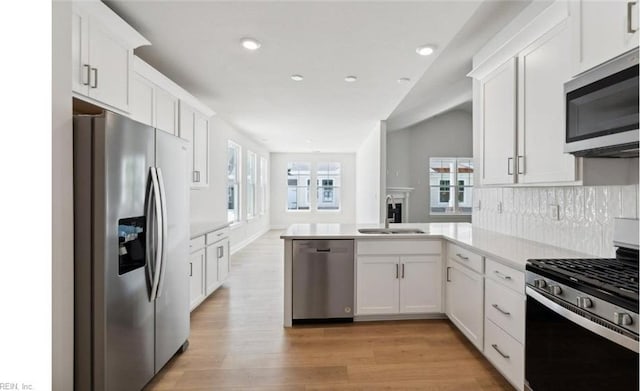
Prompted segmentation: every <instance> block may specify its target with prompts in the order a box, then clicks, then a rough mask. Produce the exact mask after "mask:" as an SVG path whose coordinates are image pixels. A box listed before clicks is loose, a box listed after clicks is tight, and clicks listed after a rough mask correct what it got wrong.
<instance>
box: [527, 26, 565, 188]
mask: <svg viewBox="0 0 640 391" xmlns="http://www.w3.org/2000/svg"><path fill="white" fill-rule="evenodd" d="M570 50H571V31H570V29H569V23H568V22H567V21H565V22H563V23H561V24H560V25H558V26H557V27H555V28H554V29H552V30H551V31H550V32H548V33H547V34H545V35H544V36H543V37H541V38H540V39H539V40H537V41H536V42H534V43H533V44H532V45H531V46H529V47H528V48H526V49H525V50H523V51H522V52H521V53H520V55H519V57H518V81H519V83H518V86H519V88H518V110H519V111H518V113H519V115H518V157H517V158H518V160H517V169H518V183H543V182H572V181H575V180H576V179H577V178H576V162H575V158H574V157H573V155H571V154H568V153H564V151H563V149H564V139H565V121H564V83H565V82H566V81H568V80H569V79H570V78H571V60H570V57H569V56H567V55H566V54H567V53H568V52H569V51H570Z"/></svg>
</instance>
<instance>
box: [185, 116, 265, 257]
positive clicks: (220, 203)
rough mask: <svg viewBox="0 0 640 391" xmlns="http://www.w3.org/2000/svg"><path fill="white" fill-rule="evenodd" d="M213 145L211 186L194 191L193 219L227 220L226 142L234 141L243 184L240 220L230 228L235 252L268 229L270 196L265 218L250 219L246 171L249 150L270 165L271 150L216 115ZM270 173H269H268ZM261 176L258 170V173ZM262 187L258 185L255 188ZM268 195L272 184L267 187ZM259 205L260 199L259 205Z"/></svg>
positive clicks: (213, 119) (212, 133) (213, 122)
mask: <svg viewBox="0 0 640 391" xmlns="http://www.w3.org/2000/svg"><path fill="white" fill-rule="evenodd" d="M209 131H210V137H209V140H210V146H209V148H210V149H209V153H210V156H209V187H208V188H206V189H197V190H195V189H194V190H191V220H192V221H202V220H214V221H226V220H227V142H228V140H232V141H234V142H235V143H237V144H238V145H240V147H241V157H242V159H241V166H240V172H241V184H240V188H241V189H240V210H241V221H240V223H237V224H234V225H233V226H232V227H231V238H230V239H231V251H232V252H235V251H237V250H239V249H240V248H242V247H244V246H245V245H246V244H248V243H249V242H251V241H252V240H253V239H255V238H257V237H258V236H260V235H262V234H263V233H264V232H266V231H267V230H268V229H269V202H268V197H267V202H266V205H267V210H266V211H265V213H264V214H263V215H258V216H256V217H255V218H252V219H250V220H248V219H247V216H246V210H245V207H244V205H246V199H245V197H246V188H247V186H246V175H245V174H246V172H247V150H251V151H253V152H255V153H256V154H257V155H258V158H257V159H258V164H259V162H260V156H262V157H265V158H266V159H267V164H268V165H270V164H269V151H267V149H266V148H265V147H264V146H263V145H261V144H259V143H257V142H256V141H254V140H253V139H252V138H250V137H248V136H247V135H245V134H244V133H241V132H239V131H237V130H236V129H234V128H233V127H232V126H231V125H230V124H228V123H227V122H225V121H224V120H223V119H221V118H220V117H217V116H214V117H212V118H210V120H209ZM267 172H269V170H267ZM258 173H259V171H258ZM258 188H259V185H256V189H258ZM266 193H267V196H268V194H269V185H268V184H267V191H266ZM259 204H260V200H259V199H258V201H257V203H256V206H257V205H259Z"/></svg>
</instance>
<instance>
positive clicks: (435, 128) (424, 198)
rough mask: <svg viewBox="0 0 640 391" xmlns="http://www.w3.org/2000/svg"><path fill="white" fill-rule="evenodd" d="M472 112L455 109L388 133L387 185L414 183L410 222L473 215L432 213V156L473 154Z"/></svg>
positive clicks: (445, 219)
mask: <svg viewBox="0 0 640 391" xmlns="http://www.w3.org/2000/svg"><path fill="white" fill-rule="evenodd" d="M472 156H473V135H472V124H471V113H469V112H467V111H463V110H453V111H449V112H446V113H443V114H440V115H438V116H435V117H433V118H430V119H428V120H426V121H423V122H420V123H417V124H415V125H413V126H410V127H408V128H406V129H402V130H398V131H394V132H388V134H387V186H388V187H413V188H414V190H413V192H412V193H411V197H410V205H409V221H408V222H410V223H419V222H441V221H466V222H471V216H430V215H429V201H430V200H429V176H428V173H429V158H431V157H472Z"/></svg>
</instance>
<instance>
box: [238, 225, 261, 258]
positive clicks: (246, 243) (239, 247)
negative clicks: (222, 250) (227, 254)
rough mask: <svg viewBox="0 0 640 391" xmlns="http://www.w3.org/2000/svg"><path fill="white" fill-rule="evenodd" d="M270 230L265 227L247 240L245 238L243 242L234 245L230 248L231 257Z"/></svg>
mask: <svg viewBox="0 0 640 391" xmlns="http://www.w3.org/2000/svg"><path fill="white" fill-rule="evenodd" d="M269 230H270V228H269V227H266V228H263V229H261V230H260V231H258V232H257V233H256V234H254V235H252V236H249V237H248V238H246V239H245V240H243V241H242V242H240V243H238V244H236V245H235V246H231V255H233V254H235V253H237V252H238V251H240V250H242V249H243V248H245V247H247V246H248V245H249V244H251V242H253V241H254V240H256V239H258V238H259V237H260V236H262V235H264V234H266V233H267V232H269Z"/></svg>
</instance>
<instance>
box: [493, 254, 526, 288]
mask: <svg viewBox="0 0 640 391" xmlns="http://www.w3.org/2000/svg"><path fill="white" fill-rule="evenodd" d="M486 275H487V277H489V278H491V279H493V280H494V281H497V282H499V283H500V284H502V285H504V286H506V287H509V288H511V289H513V290H514V291H516V292H518V293H520V294H523V295H524V273H523V272H521V271H518V270H515V269H513V268H510V267H509V266H505V265H503V264H501V263H498V262H496V261H493V260H491V259H489V258H487V272H486Z"/></svg>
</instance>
